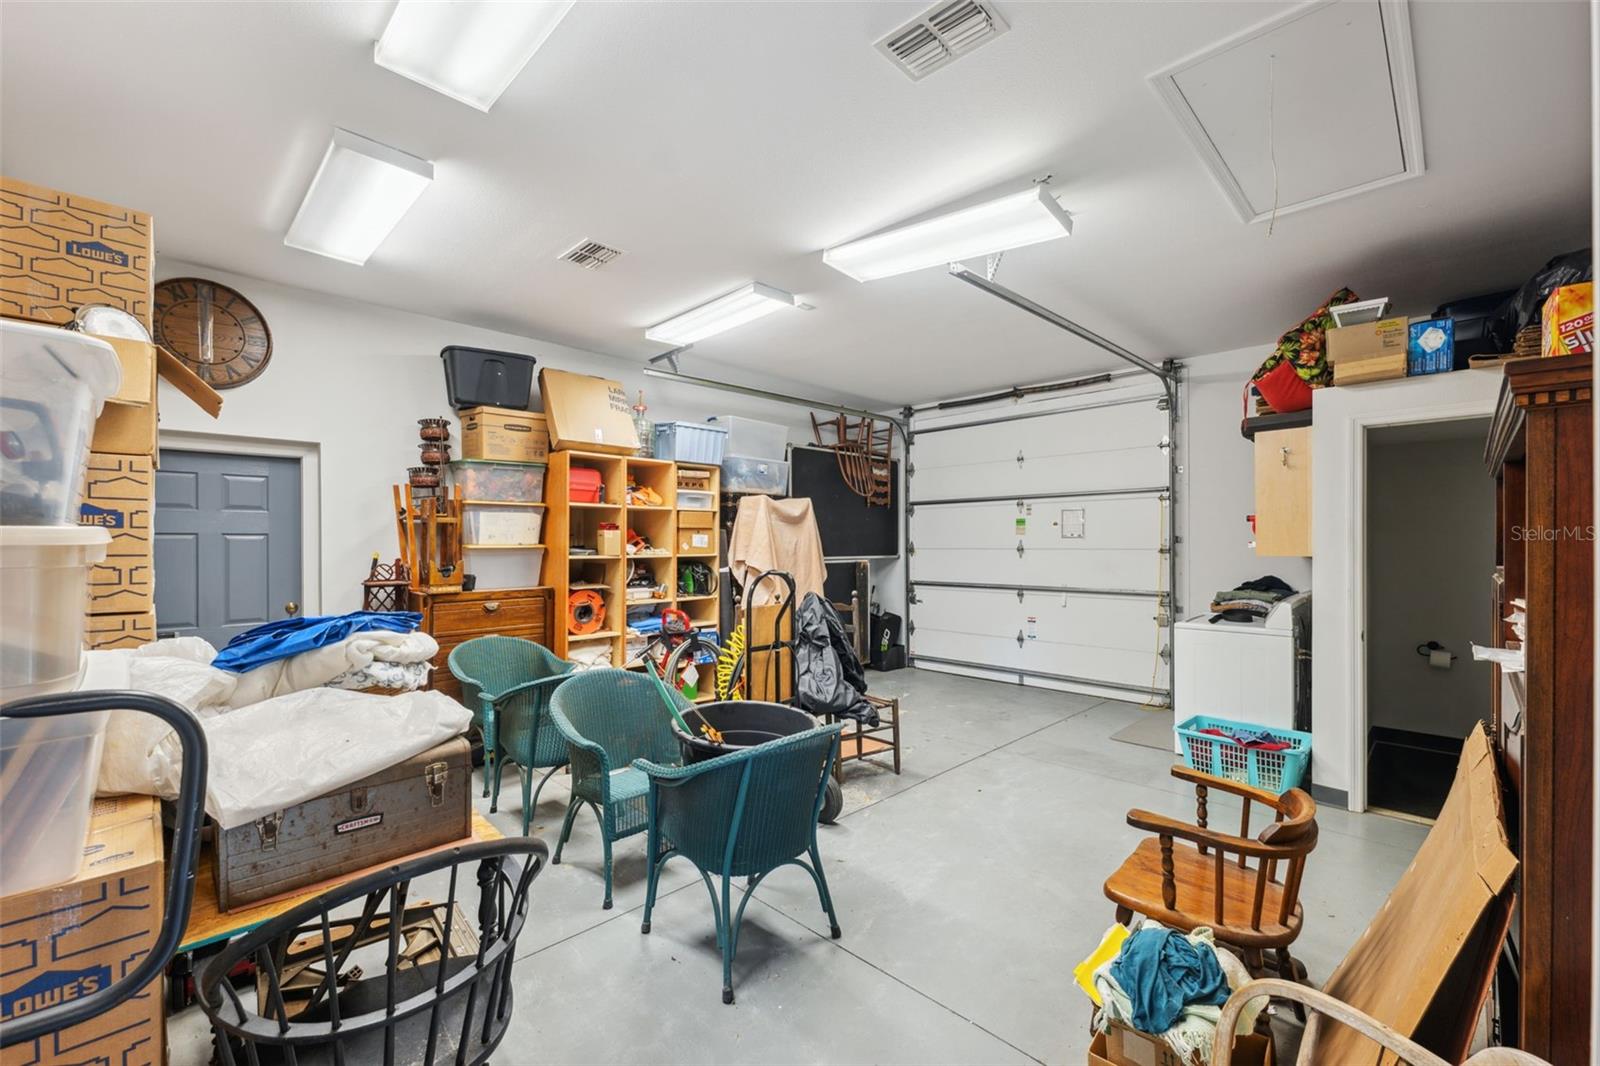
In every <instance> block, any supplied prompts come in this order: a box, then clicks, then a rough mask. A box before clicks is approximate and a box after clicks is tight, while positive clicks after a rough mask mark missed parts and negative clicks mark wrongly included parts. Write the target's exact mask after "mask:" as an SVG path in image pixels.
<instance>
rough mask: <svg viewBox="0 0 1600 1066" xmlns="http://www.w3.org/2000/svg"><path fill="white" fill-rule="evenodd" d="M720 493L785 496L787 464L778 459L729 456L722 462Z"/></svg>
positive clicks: (787, 474)
mask: <svg viewBox="0 0 1600 1066" xmlns="http://www.w3.org/2000/svg"><path fill="white" fill-rule="evenodd" d="M722 491H723V492H740V493H759V494H760V495H763V496H787V495H788V494H789V464H788V463H786V462H783V461H782V460H779V459H754V458H751V457H750V456H747V455H730V456H728V457H727V458H726V459H724V460H722Z"/></svg>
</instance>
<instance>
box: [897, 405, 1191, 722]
mask: <svg viewBox="0 0 1600 1066" xmlns="http://www.w3.org/2000/svg"><path fill="white" fill-rule="evenodd" d="M1161 397H1162V393H1161V391H1160V388H1159V386H1157V385H1156V384H1155V383H1154V382H1153V381H1152V382H1149V383H1148V384H1146V383H1143V382H1141V383H1140V384H1138V385H1137V386H1134V387H1132V388H1128V387H1124V388H1121V389H1117V390H1110V391H1106V392H1101V393H1098V394H1094V395H1078V396H1074V397H1073V398H1071V399H1070V400H1068V399H1063V398H1061V397H1059V396H1058V397H1056V398H1053V399H1048V400H1044V401H1040V402H1037V403H1033V404H1028V405H1021V404H1009V403H1008V404H1007V405H1006V406H1005V407H999V408H995V407H990V408H987V409H985V408H966V409H958V410H955V411H944V412H926V413H924V414H919V415H918V416H917V418H916V419H915V421H914V422H913V439H912V445H911V453H910V454H911V467H912V470H913V474H912V477H911V481H910V492H909V496H910V500H911V514H910V535H909V538H908V539H909V541H910V565H911V581H912V595H913V602H912V604H911V606H910V616H911V630H910V642H911V656H912V658H913V659H914V660H915V662H916V664H917V665H918V666H920V667H924V668H928V669H936V670H948V671H951V672H955V673H966V674H975V675H977V676H988V677H997V678H1002V679H1004V680H1009V681H1017V682H1021V683H1023V684H1034V685H1044V686H1048V687H1053V688H1064V689H1069V690H1075V691H1086V692H1094V693H1100V694H1105V695H1116V696H1121V697H1124V698H1127V697H1129V696H1130V695H1131V696H1138V697H1147V696H1155V697H1158V698H1165V697H1166V696H1167V695H1168V693H1169V691H1170V682H1169V678H1168V668H1167V659H1166V658H1165V657H1164V651H1165V648H1166V643H1167V640H1168V630H1167V629H1166V627H1165V622H1166V617H1165V604H1166V592H1165V590H1166V589H1167V587H1168V575H1169V570H1168V556H1167V554H1166V553H1167V548H1168V541H1169V540H1170V538H1171V530H1172V523H1171V491H1170V486H1169V472H1168V471H1169V463H1168V457H1167V448H1166V444H1167V436H1168V433H1169V430H1170V424H1169V422H1168V419H1167V412H1166V410H1165V408H1164V406H1163V405H1161V404H1160V403H1159V402H1158V401H1159V400H1160V399H1161Z"/></svg>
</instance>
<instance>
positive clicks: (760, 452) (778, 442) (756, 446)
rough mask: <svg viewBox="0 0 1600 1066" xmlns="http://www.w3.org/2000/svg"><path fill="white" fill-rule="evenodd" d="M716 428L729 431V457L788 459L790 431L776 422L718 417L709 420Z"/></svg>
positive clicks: (725, 416) (730, 416)
mask: <svg viewBox="0 0 1600 1066" xmlns="http://www.w3.org/2000/svg"><path fill="white" fill-rule="evenodd" d="M707 421H708V422H710V423H711V424H712V425H714V426H721V427H723V428H724V429H726V430H727V431H728V448H727V453H726V454H728V455H745V456H749V457H750V458H752V459H787V458H788V457H789V456H788V452H787V450H786V449H787V447H788V444H789V429H788V427H787V426H780V425H779V424H778V423H776V422H762V421H761V420H759V419H755V418H740V417H739V416H738V415H717V416H715V417H713V418H709V419H707Z"/></svg>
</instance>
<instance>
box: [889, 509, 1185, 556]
mask: <svg viewBox="0 0 1600 1066" xmlns="http://www.w3.org/2000/svg"><path fill="white" fill-rule="evenodd" d="M1162 508H1163V504H1162V501H1161V499H1160V498H1159V497H1156V496H1123V497H1078V498H1074V497H1070V496H1064V497H1059V498H1056V499H1044V500H1028V501H1024V502H1022V503H1021V505H1020V506H1019V504H1018V501H1015V500H1000V501H995V502H990V503H954V504H941V505H939V506H936V507H919V508H917V509H916V512H915V513H914V514H913V515H912V516H911V517H912V521H913V522H914V523H915V526H916V537H915V538H914V539H913V541H912V542H913V543H914V544H916V546H917V550H918V551H921V550H923V549H924V548H995V547H1002V546H1004V547H1008V548H1010V549H1012V550H1013V551H1015V550H1016V546H1017V541H1019V540H1020V541H1022V542H1023V544H1024V546H1025V547H1026V548H1027V549H1028V550H1029V551H1032V550H1036V549H1038V550H1045V549H1051V548H1056V549H1060V550H1063V551H1105V550H1107V549H1119V548H1130V549H1134V550H1138V551H1154V550H1156V549H1157V548H1159V547H1160V545H1161V527H1162Z"/></svg>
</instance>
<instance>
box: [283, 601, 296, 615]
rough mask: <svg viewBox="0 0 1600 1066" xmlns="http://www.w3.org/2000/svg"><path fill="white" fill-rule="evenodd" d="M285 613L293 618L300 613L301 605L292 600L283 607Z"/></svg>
mask: <svg viewBox="0 0 1600 1066" xmlns="http://www.w3.org/2000/svg"><path fill="white" fill-rule="evenodd" d="M283 613H284V614H286V615H288V616H289V617H290V618H293V617H294V616H295V615H297V614H299V613H300V605H299V604H298V603H296V602H294V601H293V600H290V601H289V602H288V603H286V604H284V605H283Z"/></svg>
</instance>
